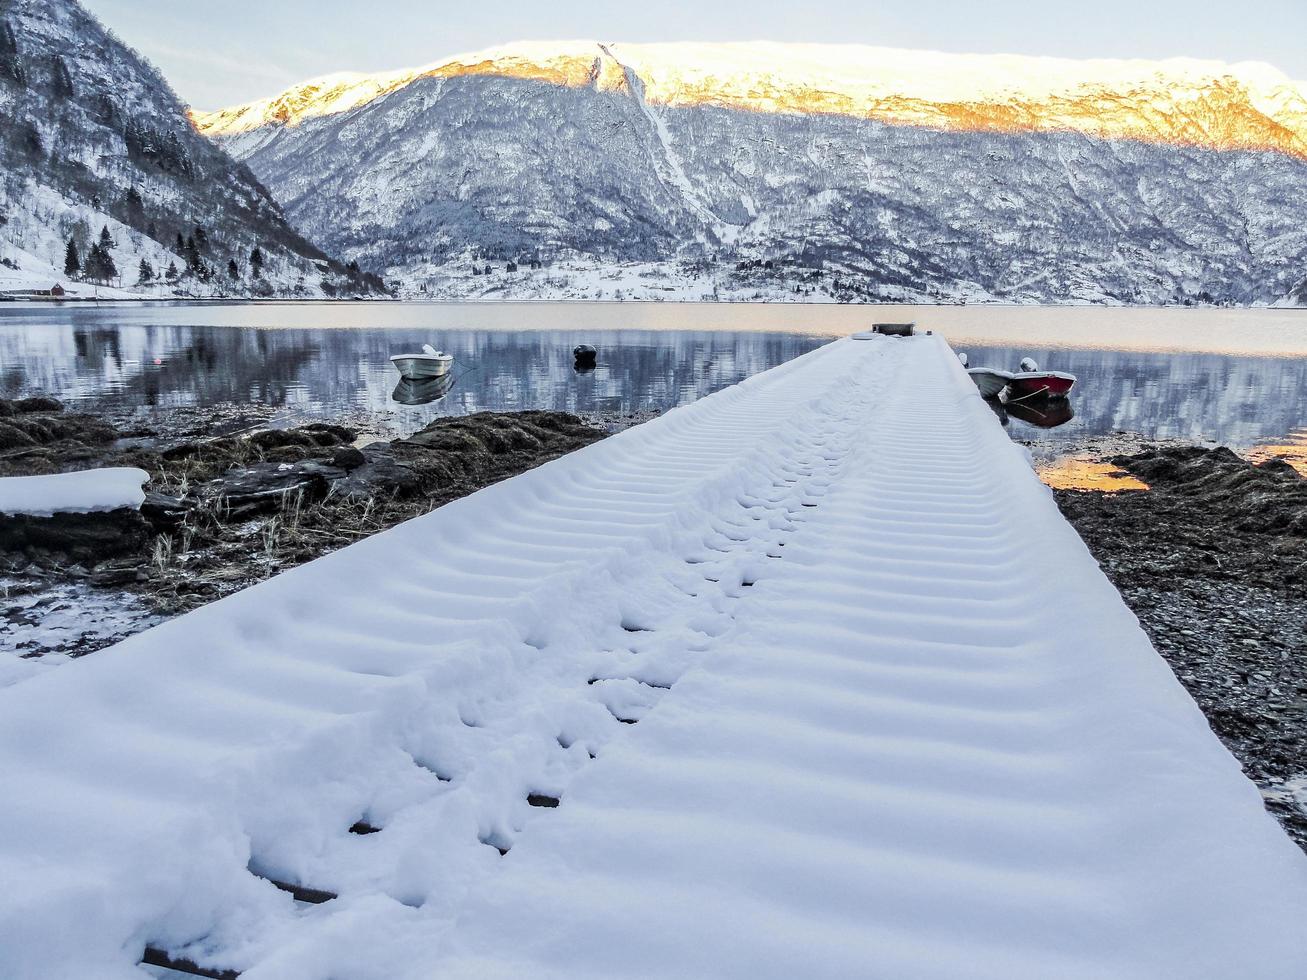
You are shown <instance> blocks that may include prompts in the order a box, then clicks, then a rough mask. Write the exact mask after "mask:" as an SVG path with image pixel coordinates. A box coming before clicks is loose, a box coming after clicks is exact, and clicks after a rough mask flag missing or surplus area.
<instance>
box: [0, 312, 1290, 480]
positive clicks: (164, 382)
mask: <svg viewBox="0 0 1307 980" xmlns="http://www.w3.org/2000/svg"><path fill="white" fill-rule="evenodd" d="M15 305H17V304H15ZM20 312H23V313H24V315H23V316H12V317H11V316H7V315H0V395H3V396H13V395H17V394H35V393H45V394H49V395H52V396H54V397H56V398H60V399H63V400H65V401H67V402H69V403H70V405H72V406H81V407H99V406H105V407H111V408H118V409H122V408H126V409H139V410H140V411H141V412H142V414H148V412H149V411H150V409H151V407H152V406H161V407H168V406H207V405H218V404H225V403H236V404H250V403H254V404H261V405H269V406H273V407H275V408H277V409H279V410H280V411H278V413H277V419H276V423H277V424H285V425H289V424H296V423H297V422H299V421H300V420H303V419H305V418H326V419H333V418H342V417H345V416H349V417H351V418H355V419H357V418H358V417H359V416H360V415H361V416H364V417H366V418H367V419H368V420H369V421H370V422H371V423H372V424H373V425H374V426H375V427H376V428H377V429H378V430H380V431H381V432H384V433H390V434H394V435H406V434H409V433H411V432H414V431H416V430H418V429H420V428H422V427H423V426H425V425H426V424H427V423H429V422H430V421H431V420H432V419H434V418H436V417H439V416H442V415H458V414H467V413H470V412H477V411H484V410H493V411H506V410H515V409H526V408H542V409H554V410H563V411H574V412H605V413H624V414H630V413H645V412H650V411H658V410H666V409H669V408H673V407H675V406H677V405H682V404H686V403H688V402H690V401H693V400H694V399H696V398H700V397H703V396H704V395H707V394H709V393H711V392H713V391H716V390H718V389H720V388H723V387H725V386H727V385H729V384H732V383H734V382H737V381H740V380H741V379H743V378H746V377H748V376H750V375H752V374H756V373H758V372H760V371H764V370H766V369H768V368H770V367H774V366H775V365H777V364H781V363H783V362H785V361H788V360H790V359H792V358H794V357H797V356H799V355H801V354H803V353H806V352H807V351H809V350H812V349H814V348H815V347H818V346H820V345H821V344H823V343H825V342H826V340H827V339H828V338H827V337H823V336H821V335H820V326H821V325H822V324H823V323H829V324H830V326H831V330H830V334H831V335H832V336H833V335H835V334H837V333H843V332H846V331H844V330H843V329H842V328H841V324H842V323H843V321H842V320H839V321H837V320H836V319H835V317H836V315H837V314H838V315H839V316H844V317H845V318H846V319H847V315H848V313H849V311H848V310H847V309H841V310H838V311H830V312H828V311H826V310H823V309H816V308H808V309H806V310H802V311H789V312H788V313H787V315H789V316H794V317H797V316H799V314H800V313H801V314H802V316H803V318H804V319H803V323H804V331H803V332H789V333H785V332H781V333H769V332H763V331H759V330H752V331H741V330H734V329H729V330H728V329H723V330H716V329H713V330H681V329H624V330H617V329H592V328H586V329H584V330H581V329H577V330H521V329H515V328H513V327H512V326H511V325H512V324H514V323H521V322H523V320H524V318H527V317H534V316H535V315H536V312H535V310H534V308H529V307H522V306H515V307H506V308H505V309H504V310H502V311H499V312H498V313H497V314H496V315H498V316H499V317H500V319H502V320H503V322H504V323H505V324H506V328H505V329H475V330H464V329H437V328H435V327H431V328H423V329H419V328H415V327H411V326H404V327H389V328H387V327H377V326H359V327H357V328H349V329H342V328H340V327H336V328H324V329H304V328H299V327H295V328H255V327H250V326H237V325H230V326H228V325H191V326H181V325H176V326H173V325H167V324H166V322H160V321H161V320H163V319H164V318H165V317H166V316H167V315H168V314H169V313H170V312H172V311H170V310H168V309H166V308H152V309H149V310H117V309H114V308H105V309H90V308H82V309H76V310H69V311H67V312H65V311H63V310H62V309H59V308H50V309H48V310H42V311H36V310H32V311H20ZM176 312H177V315H178V316H179V317H181V316H183V315H185V316H191V317H195V316H200V315H204V316H212V317H215V318H216V317H217V316H218V315H219V314H222V315H223V316H226V317H228V318H231V319H235V318H238V317H243V316H255V315H259V316H264V315H270V314H269V311H267V310H265V309H263V308H259V307H252V308H250V310H248V311H246V310H242V309H237V310H234V311H224V310H222V309H217V308H215V309H212V310H211V309H210V308H207V307H206V308H203V309H200V310H193V309H189V308H187V309H179V310H178V311H176ZM295 312H296V313H302V314H303V315H304V316H305V317H306V318H307V315H308V314H309V313H312V312H313V311H312V310H308V311H298V310H297V311H295ZM328 312H330V313H331V314H332V315H334V316H337V317H341V316H344V315H345V314H346V313H348V314H350V315H352V316H363V314H371V315H373V316H379V315H381V313H385V314H387V315H398V314H404V315H405V316H413V317H416V316H417V314H418V313H420V312H421V311H416V312H414V311H410V310H407V309H406V308H404V307H402V306H396V307H395V309H394V310H391V309H390V308H389V307H386V308H385V309H382V310H381V311H380V312H379V313H373V311H371V310H370V309H369V310H363V311H362V312H361V313H360V312H359V311H356V310H355V309H354V308H353V307H348V308H344V309H343V310H337V309H334V308H333V309H332V310H329V311H328ZM491 312H493V311H491ZM563 312H565V311H563ZM603 312H604V311H597V312H596V311H589V310H584V311H581V313H578V314H577V316H578V317H580V316H590V317H595V316H597V315H598V314H600V313H603ZM727 312H728V313H731V314H732V315H734V314H735V313H737V312H739V311H727ZM745 312H747V311H745ZM474 313H475V314H476V315H477V316H479V317H481V318H482V319H485V318H486V317H488V316H489V315H490V313H489V312H486V311H474ZM655 313H659V314H661V315H663V316H665V317H666V318H667V319H668V322H670V323H677V322H683V320H684V319H685V318H686V317H687V316H688V314H686V313H685V312H684V311H678V310H676V309H670V308H669V309H667V310H651V309H644V310H637V311H633V313H632V314H631V315H632V316H634V315H639V316H641V317H644V318H646V319H648V318H651V317H652V316H653V315H654V314H655ZM710 314H713V315H715V314H714V311H711V310H709V311H707V312H705V311H702V310H699V311H694V315H695V317H696V318H698V320H699V321H700V322H703V321H704V320H705V318H707V317H709V315H710ZM470 315H472V314H469V316H470ZM540 315H542V316H543V315H544V314H543V313H542V314H540ZM551 315H553V316H555V317H559V316H560V315H561V314H560V311H552V313H551ZM759 315H761V314H759ZM932 315H934V314H933V313H932V312H931V311H917V312H916V316H917V318H918V320H919V322H920V323H922V324H924V323H925V321H926V320H927V319H929V317H930V316H932ZM992 315H993V316H995V317H1005V316H1007V315H1008V313H1007V312H1005V311H1002V310H996V311H992ZM1058 315H1060V314H1059V313H1058V312H1057V311H1050V312H1049V313H1048V316H1049V317H1050V318H1052V319H1050V323H1052V324H1053V325H1054V326H1056V323H1057V321H1056V319H1055V318H1056V316H1058ZM624 316H626V314H624V313H620V312H619V313H614V314H613V321H614V322H615V323H619V324H620V323H623V322H626V321H625V320H624V319H622V317H624ZM866 316H867V319H871V318H873V317H874V316H875V314H874V313H873V312H870V311H869V312H868V313H867V315H866ZM578 322H580V321H578ZM722 322H733V321H732V320H730V319H729V318H727V319H723V320H722ZM796 326H797V321H796ZM422 343H431V344H434V345H436V346H438V347H440V348H442V349H444V350H446V351H448V352H449V353H451V354H453V355H454V357H455V359H456V361H455V365H454V370H453V375H454V377H455V379H456V380H455V383H454V384H453V387H452V389H451V390H450V391H448V392H447V393H445V394H444V395H443V397H442V396H439V395H437V396H435V397H433V398H430V399H427V397H426V396H427V395H429V394H431V393H430V392H427V391H423V392H416V393H414V392H408V393H405V392H402V391H401V392H398V393H397V391H396V383H397V382H398V380H399V378H398V375H397V374H396V372H395V371H394V368H393V367H392V366H391V364H390V361H389V357H390V355H391V354H393V353H397V352H401V351H403V350H406V349H412V348H413V346H414V345H415V344H416V345H420V344H422ZM578 344H593V345H594V346H595V347H597V348H598V350H599V358H598V366H597V368H596V369H595V370H594V371H593V372H589V373H578V372H576V371H575V370H574V364H575V360H574V357H573V353H572V352H573V349H574V348H575V347H576V346H577V345H578ZM960 347H961V349H965V350H967V351H968V352H969V353H970V356H971V363H972V364H973V365H985V364H988V365H993V366H996V367H1008V368H1012V367H1015V366H1016V364H1017V362H1018V361H1020V359H1021V358H1022V357H1026V356H1030V357H1034V358H1035V360H1036V361H1038V362H1039V364H1040V366H1041V367H1044V368H1047V369H1049V370H1055V371H1070V372H1071V373H1073V374H1076V375H1078V376H1079V379H1080V382H1079V384H1078V385H1077V386H1076V390H1075V392H1074V393H1073V396H1072V399H1071V402H1070V403H1068V404H1067V405H1066V406H1065V410H1071V411H1073V412H1074V417H1073V418H1071V419H1068V420H1065V421H1058V423H1057V424H1056V425H1055V426H1052V427H1045V424H1046V423H1050V422H1051V421H1053V420H1054V417H1053V415H1052V414H1051V413H1050V408H1055V409H1056V410H1058V411H1062V410H1064V409H1063V407H1061V406H1052V405H1051V403H1050V405H1044V406H1036V408H1037V409H1038V411H1039V412H1040V413H1043V414H1042V417H1041V416H1031V415H1028V414H1027V415H1022V414H1018V413H1017V412H1013V410H1012V408H1011V407H1009V408H1008V409H1007V411H1008V414H1009V418H1010V424H1009V425H1008V427H1007V428H1008V431H1009V433H1011V435H1012V436H1013V438H1018V439H1021V440H1023V441H1032V442H1036V443H1047V445H1046V446H1045V447H1044V448H1045V449H1046V450H1050V451H1052V453H1051V454H1056V452H1057V446H1058V445H1060V444H1070V443H1072V442H1075V441H1079V440H1083V439H1084V438H1085V437H1087V436H1093V435H1101V434H1109V433H1112V432H1116V431H1129V432H1135V433H1139V434H1140V435H1142V436H1144V437H1145V438H1158V439H1187V440H1210V441H1215V442H1220V443H1223V444H1226V445H1230V446H1233V447H1236V448H1242V449H1247V448H1250V447H1254V446H1257V445H1259V444H1267V445H1270V446H1279V447H1285V448H1287V449H1289V450H1292V451H1297V452H1298V453H1299V454H1300V455H1301V456H1303V457H1304V458H1307V445H1305V444H1307V437H1304V431H1307V430H1304V426H1305V425H1307V359H1304V358H1301V357H1288V356H1285V357H1280V356H1249V355H1222V354H1213V353H1185V352H1142V351H1123V350H1101V349H1081V348H1067V347H1060V346H1052V345H1051V344H1049V343H1047V342H1044V343H1030V344H1025V345H1021V346H1016V345H1010V346H998V345H994V344H985V343H979V344H978V343H976V342H975V341H972V342H969V343H967V344H965V345H960ZM395 394H399V395H401V396H405V397H399V398H397V399H393V398H392V395H395ZM409 396H411V397H409ZM405 402H408V404H404V403H405ZM1295 433H1297V435H1295ZM1049 454H1050V453H1048V452H1046V453H1044V455H1049Z"/></svg>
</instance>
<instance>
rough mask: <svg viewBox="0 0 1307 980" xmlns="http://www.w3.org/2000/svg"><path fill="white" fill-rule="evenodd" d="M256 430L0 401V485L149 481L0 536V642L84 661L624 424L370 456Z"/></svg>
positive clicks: (0, 528) (400, 448) (471, 425)
mask: <svg viewBox="0 0 1307 980" xmlns="http://www.w3.org/2000/svg"><path fill="white" fill-rule="evenodd" d="M263 421H264V419H262V418H260V415H259V413H258V412H255V413H253V417H252V418H251V415H250V414H248V413H240V412H203V413H196V412H193V411H182V412H178V413H172V414H169V413H163V414H162V415H161V416H160V417H159V421H158V423H157V427H156V428H142V427H140V426H139V425H137V426H135V427H130V426H128V425H124V424H122V423H121V422H120V423H118V424H115V422H114V421H110V420H108V419H106V418H103V417H99V416H93V415H85V414H78V413H72V412H65V411H63V409H62V406H60V405H59V404H58V403H57V402H54V401H51V400H49V399H30V400H27V401H23V402H5V401H0V476H34V475H41V474H47V473H58V472H66V471H70V470H79V469H89V468H92V467H102V466H132V467H138V468H140V469H142V470H145V471H146V472H147V473H148V474H149V475H150V483H149V484H148V486H147V490H148V491H149V492H148V494H147V497H146V500H145V503H144V505H143V506H142V507H141V509H140V511H139V512H137V511H113V512H109V513H101V514H89V515H56V516H55V517H53V518H25V517H7V518H5V519H4V520H3V522H0V640H5V641H7V642H6V644H5V645H7V646H8V647H9V648H10V649H14V650H16V651H17V652H18V653H19V654H20V655H21V656H24V657H27V658H33V659H37V658H46V657H53V658H56V659H61V658H62V657H68V656H81V655H84V654H87V653H91V652H94V651H95V650H98V649H101V648H102V647H105V646H108V645H110V644H112V643H115V642H117V641H118V640H120V639H122V638H123V637H125V636H128V635H130V634H131V633H134V632H138V631H139V630H141V629H144V628H146V627H148V626H151V625H153V624H154V623H157V622H160V621H162V620H163V619H166V618H169V617H171V616H175V615H178V614H180V613H183V612H186V611H187V610H189V609H192V608H195V607H196V606H199V605H202V604H204V603H207V602H211V601H213V600H214V599H218V598H221V597H222V596H224V595H227V594H229V593H231V592H234V591H236V590H238V589H242V588H245V587H247V586H249V585H252V584H254V583H256V582H258V581H260V580H262V579H265V578H268V577H270V576H272V575H275V574H277V573H278V572H280V571H283V570H285V569H288V568H292V567H294V566H296V565H299V564H302V563H304V562H307V561H311V560H312V559H314V558H318V557H321V556H322V555H325V554H327V553H329V552H331V551H334V550H336V549H338V548H342V547H344V546H345V545H348V544H350V543H352V542H354V541H357V540H358V539H360V538H362V537H366V536H368V535H370V534H375V533H377V532H378V531H383V530H385V529H386V528H389V527H393V526H394V525H396V524H399V523H402V522H403V521H406V520H409V519H410V518H413V517H417V516H419V515H421V514H425V513H427V512H428V511H430V510H432V509H433V508H435V507H439V506H440V505H441V504H444V503H447V502H449V501H451V500H454V499H456V498H458V497H462V496H465V495H466V494H469V493H473V492H475V491H476V490H479V489H481V488H482V487H485V486H488V485H489V484H492V483H496V482H498V481H500V480H504V479H507V478H508V477H511V476H514V475H516V474H518V473H521V472H523V471H524V470H527V469H530V468H532V467H534V466H538V465H540V464H541V463H544V462H546V461H548V460H551V459H554V458H556V457H558V456H561V455H563V454H565V453H569V452H572V451H573V450H576V449H579V448H581V447H583V446H586V445H589V444H590V443H592V442H595V441H597V440H599V439H602V438H604V436H605V435H606V434H607V433H608V432H609V431H613V430H615V429H617V428H620V427H622V425H623V424H624V423H625V422H626V421H634V420H623V419H591V420H583V419H581V418H578V417H577V416H574V415H569V414H566V413H562V412H544V411H538V412H531V411H527V412H515V413H506V414H496V413H482V414H477V415H471V416H465V417H450V418H442V419H438V420H437V421H435V422H433V423H432V424H431V425H429V426H427V427H426V428H425V429H423V430H422V431H420V432H418V433H416V434H415V435H413V436H411V437H409V438H407V439H396V440H390V441H384V440H382V441H375V442H371V443H364V441H363V440H361V439H360V438H359V433H358V431H356V430H355V429H352V428H348V427H345V426H340V425H333V424H327V423H321V422H318V423H310V424H307V425H302V426H299V427H297V428H291V429H269V428H263V427H261V422H263ZM250 428H253V429H254V430H255V431H241V430H247V429H250ZM232 430H236V431H232Z"/></svg>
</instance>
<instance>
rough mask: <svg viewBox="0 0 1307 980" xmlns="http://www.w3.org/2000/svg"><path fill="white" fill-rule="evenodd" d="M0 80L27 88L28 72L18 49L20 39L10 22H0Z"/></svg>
mask: <svg viewBox="0 0 1307 980" xmlns="http://www.w3.org/2000/svg"><path fill="white" fill-rule="evenodd" d="M0 79H8V80H9V81H11V82H13V83H14V84H15V85H17V86H19V87H20V88H26V87H27V70H26V69H25V68H24V67H23V58H22V52H21V51H19V49H18V37H17V35H15V34H14V29H13V28H12V27H11V26H10V25H9V21H8V20H4V21H0Z"/></svg>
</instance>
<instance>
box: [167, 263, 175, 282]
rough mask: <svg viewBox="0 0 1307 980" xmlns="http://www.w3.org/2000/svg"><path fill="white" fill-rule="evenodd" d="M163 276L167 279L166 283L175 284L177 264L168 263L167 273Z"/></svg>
mask: <svg viewBox="0 0 1307 980" xmlns="http://www.w3.org/2000/svg"><path fill="white" fill-rule="evenodd" d="M164 275H166V276H167V277H168V281H169V282H176V281H177V275H178V273H177V263H176V262H169V263H168V271H167V272H166V273H164Z"/></svg>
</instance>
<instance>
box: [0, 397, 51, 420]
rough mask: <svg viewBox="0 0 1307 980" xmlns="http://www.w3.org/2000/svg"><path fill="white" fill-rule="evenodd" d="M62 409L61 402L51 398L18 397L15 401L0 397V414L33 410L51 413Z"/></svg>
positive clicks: (19, 413) (25, 413)
mask: <svg viewBox="0 0 1307 980" xmlns="http://www.w3.org/2000/svg"><path fill="white" fill-rule="evenodd" d="M63 410H64V405H63V402H60V401H56V400H55V399H53V398H42V397H36V398H19V399H17V400H15V401H7V400H6V399H3V398H0V416H6V415H27V414H30V413H33V412H42V413H44V414H46V415H52V414H55V413H57V412H62V411H63Z"/></svg>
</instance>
